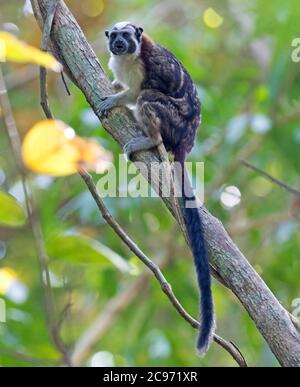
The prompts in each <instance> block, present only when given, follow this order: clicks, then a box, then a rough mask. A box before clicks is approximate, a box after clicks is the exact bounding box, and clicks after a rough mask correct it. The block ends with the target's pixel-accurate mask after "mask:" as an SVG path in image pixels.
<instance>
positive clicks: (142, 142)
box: [123, 137, 161, 161]
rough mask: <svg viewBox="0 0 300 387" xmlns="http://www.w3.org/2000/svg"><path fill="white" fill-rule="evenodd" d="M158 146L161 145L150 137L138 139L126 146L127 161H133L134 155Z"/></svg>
mask: <svg viewBox="0 0 300 387" xmlns="http://www.w3.org/2000/svg"><path fill="white" fill-rule="evenodd" d="M160 143H161V142H160ZM158 145H159V144H158V143H157V142H156V141H154V140H153V139H152V138H150V137H136V138H133V139H132V140H130V141H129V142H128V143H127V144H125V145H124V148H123V149H124V153H125V154H126V156H127V159H128V160H130V161H132V159H133V156H134V153H136V152H142V151H147V150H150V149H152V148H155V147H156V146H158Z"/></svg>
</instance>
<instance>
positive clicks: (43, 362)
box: [0, 348, 56, 366]
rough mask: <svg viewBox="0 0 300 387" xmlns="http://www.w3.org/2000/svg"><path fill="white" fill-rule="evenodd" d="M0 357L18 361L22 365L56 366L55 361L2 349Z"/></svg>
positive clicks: (0, 349)
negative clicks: (22, 363)
mask: <svg viewBox="0 0 300 387" xmlns="http://www.w3.org/2000/svg"><path fill="white" fill-rule="evenodd" d="M0 355H4V356H8V357H10V358H12V359H15V360H19V361H21V362H24V363H32V364H35V365H36V366H45V365H49V366H51V365H52V366H53V365H55V364H56V361H55V360H50V359H42V358H36V357H32V356H29V355H26V354H24V353H20V352H15V351H9V350H6V349H4V348H0Z"/></svg>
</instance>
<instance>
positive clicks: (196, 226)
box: [175, 153, 215, 356]
mask: <svg viewBox="0 0 300 387" xmlns="http://www.w3.org/2000/svg"><path fill="white" fill-rule="evenodd" d="M176 161H177V163H175V171H176V175H177V178H180V180H179V182H180V184H181V189H182V199H181V200H180V204H181V209H182V213H183V218H184V223H185V225H186V229H187V233H188V237H189V240H190V245H191V249H192V253H193V256H194V263H195V266H196V272H197V279H198V284H199V288H200V292H201V327H200V334H199V337H198V340H197V351H198V353H199V355H200V356H203V355H204V354H205V352H206V351H207V350H208V348H209V346H210V344H211V342H212V340H213V336H214V330H215V319H214V306H213V299H212V292H211V276H210V272H209V262H208V258H207V252H206V248H205V243H204V236H203V226H202V221H201V217H200V212H199V209H198V208H197V206H196V197H195V195H194V193H193V188H192V185H191V182H190V179H189V177H188V174H187V171H186V169H185V165H184V161H185V155H184V156H183V155H182V154H181V153H177V154H176V153H175V162H176ZM189 202H190V204H191V203H193V206H190V207H189Z"/></svg>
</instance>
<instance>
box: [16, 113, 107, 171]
mask: <svg viewBox="0 0 300 387" xmlns="http://www.w3.org/2000/svg"><path fill="white" fill-rule="evenodd" d="M23 159H24V163H25V164H26V166H27V167H28V168H29V169H31V170H32V171H33V172H36V173H41V174H47V175H53V176H67V175H72V174H73V173H76V172H78V170H79V169H80V167H83V168H85V169H88V170H96V171H97V172H99V173H100V172H104V171H105V170H106V169H107V168H108V167H109V165H110V162H111V156H110V153H108V152H106V151H105V150H104V149H103V148H102V147H101V146H100V145H98V144H97V143H96V142H94V141H91V140H85V139H82V138H80V137H77V136H76V135H75V131H74V130H73V129H72V128H70V127H68V126H67V125H66V124H64V123H63V122H61V121H57V120H43V121H40V122H38V123H37V124H36V125H34V126H33V128H32V129H30V130H29V132H28V133H27V134H26V136H25V139H24V142H23Z"/></svg>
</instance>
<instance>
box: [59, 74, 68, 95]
mask: <svg viewBox="0 0 300 387" xmlns="http://www.w3.org/2000/svg"><path fill="white" fill-rule="evenodd" d="M60 75H61V79H62V82H63V85H64V86H65V89H66V92H67V94H68V96H69V97H70V95H71V92H70V89H69V86H68V84H67V81H66V78H65V76H64V73H63V71H62V72H61V73H60Z"/></svg>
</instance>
